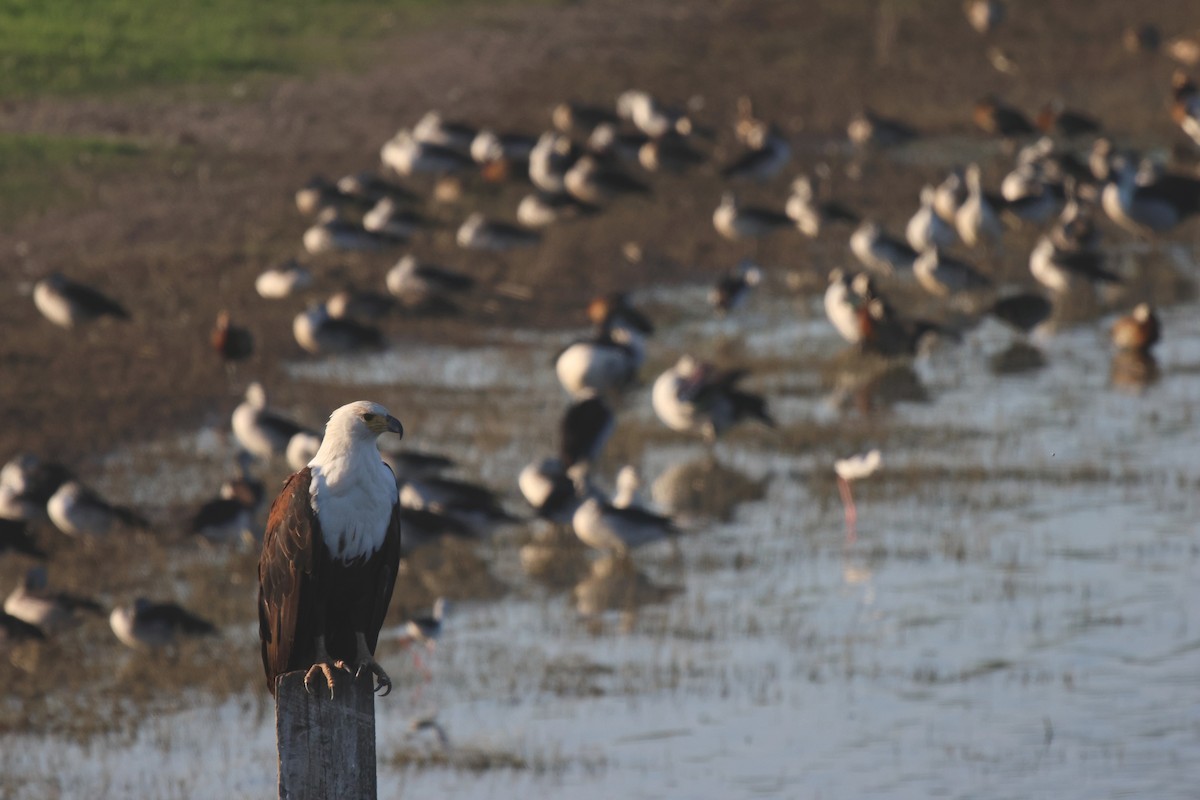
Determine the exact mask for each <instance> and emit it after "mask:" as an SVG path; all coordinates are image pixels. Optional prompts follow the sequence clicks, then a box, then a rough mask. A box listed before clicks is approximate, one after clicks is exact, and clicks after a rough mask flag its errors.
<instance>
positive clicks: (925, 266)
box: [913, 247, 992, 297]
mask: <svg viewBox="0 0 1200 800" xmlns="http://www.w3.org/2000/svg"><path fill="white" fill-rule="evenodd" d="M913 275H915V276H916V278H917V283H919V284H921V288H923V289H924V290H925V291H927V292H929V293H930V294H932V295H934V296H935V297H951V296H956V295H961V294H966V293H970V292H978V291H983V290H986V289H990V288H991V287H992V281H991V279H990V278H988V277H987V276H986V275H984V274H983V273H981V272H980V271H979V270H978V269H976V268H975V267H973V266H971V265H970V264H968V263H966V262H965V261H960V260H958V259H956V258H951V257H949V256H946V255H943V254H942V252H941V250H940V249H939V248H937V247H931V248H929V249H928V250H926V251H925V252H923V253H921V255H919V256H917V259H916V261H914V262H913Z"/></svg>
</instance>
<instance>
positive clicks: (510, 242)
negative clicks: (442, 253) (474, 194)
mask: <svg viewBox="0 0 1200 800" xmlns="http://www.w3.org/2000/svg"><path fill="white" fill-rule="evenodd" d="M541 240H542V236H541V234H539V233H538V232H537V231H531V230H528V229H526V228H522V227H521V226H519V225H512V224H510V223H507V222H499V221H497V220H493V219H488V218H487V217H485V216H484V215H483V214H482V213H481V212H479V211H475V212H473V213H471V214H470V215H469V216H468V217H467V218H466V219H465V220H463V223H462V225H459V226H458V231H457V232H456V233H455V234H454V241H455V242H457V243H458V246H459V247H461V248H463V249H464V250H479V251H483V252H485V253H504V252H507V251H509V250H512V249H514V248H517V247H531V246H533V245H535V244H537V243H538V242H540V241H541Z"/></svg>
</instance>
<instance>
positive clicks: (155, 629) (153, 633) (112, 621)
mask: <svg viewBox="0 0 1200 800" xmlns="http://www.w3.org/2000/svg"><path fill="white" fill-rule="evenodd" d="M108 623H109V626H110V627H111V628H112V631H113V633H114V634H116V637H117V639H119V640H120V641H121V643H122V644H124V645H126V646H128V647H132V648H134V649H135V650H161V649H164V648H166V647H170V646H172V645H174V644H176V643H177V642H178V640H179V639H180V638H181V637H185V636H212V635H214V634H216V632H217V628H216V626H215V625H213V624H212V623H211V622H209V621H208V620H205V619H203V618H201V617H198V616H196V615H195V614H193V613H192V612H190V611H188V610H187V609H185V608H183V607H182V606H179V605H176V604H175V603H152V602H150V601H149V600H147V599H146V598H144V597H139V598H137V599H136V600H134V601H133V604H132V605H129V606H118V607H116V608H114V609H113V610H112V613H111V614H110V615H109V618H108Z"/></svg>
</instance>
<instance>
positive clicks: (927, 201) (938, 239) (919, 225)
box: [904, 185, 958, 253]
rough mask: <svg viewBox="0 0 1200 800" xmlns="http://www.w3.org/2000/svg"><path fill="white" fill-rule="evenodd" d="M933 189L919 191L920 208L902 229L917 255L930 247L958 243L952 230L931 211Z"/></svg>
mask: <svg viewBox="0 0 1200 800" xmlns="http://www.w3.org/2000/svg"><path fill="white" fill-rule="evenodd" d="M933 198H934V188H933V187H932V186H929V185H926V186H924V187H922V189H921V207H920V208H919V209H917V213H915V214H913V215H912V218H911V219H910V220H909V221H908V225H907V226H906V227H905V229H904V234H905V237H906V238H907V239H908V243H909V244H910V245H912V248H913V249H914V250H916V251H917V252H918V253H920V252H924V251H925V250H928V249H929V248H931V247H949V246H951V245H952V244H954V243H955V242H957V241H958V235H957V234H956V233H955V231H954V228H953V227H951V226H950V224H949V223H947V222H946V221H945V220H943V219H942V218H941V217H940V216H939V215H938V213H937V212H936V211H934V210H933Z"/></svg>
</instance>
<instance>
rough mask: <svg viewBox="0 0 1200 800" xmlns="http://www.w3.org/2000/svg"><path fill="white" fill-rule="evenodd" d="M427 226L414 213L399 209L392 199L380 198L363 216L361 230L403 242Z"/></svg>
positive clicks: (423, 220)
mask: <svg viewBox="0 0 1200 800" xmlns="http://www.w3.org/2000/svg"><path fill="white" fill-rule="evenodd" d="M426 224H427V222H426V220H425V218H424V217H422V216H421V215H420V214H418V213H416V212H415V211H410V210H408V209H406V208H401V206H400V203H399V202H398V201H397V200H396V199H395V198H394V197H387V196H385V197H381V198H379V200H378V201H376V203H375V205H373V206H371V208H370V210H369V211H367V213H366V214H363V218H362V226H363V230H365V231H367V232H369V233H374V234H379V235H380V236H385V237H387V239H388V240H389V241H404V240H405V239H408V238H409V237H411V236H412V235H413V234H414V233H416V232H417V231H419V230H420V229H421V228H422V227H424V226H425V225H426Z"/></svg>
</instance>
